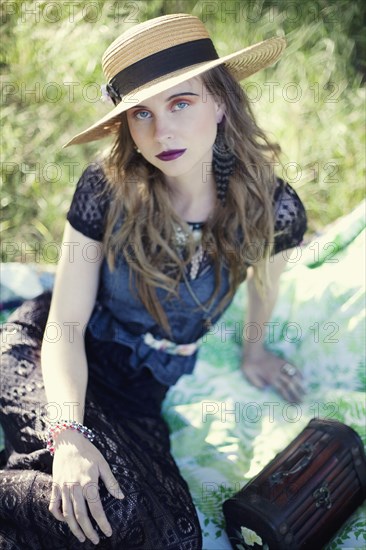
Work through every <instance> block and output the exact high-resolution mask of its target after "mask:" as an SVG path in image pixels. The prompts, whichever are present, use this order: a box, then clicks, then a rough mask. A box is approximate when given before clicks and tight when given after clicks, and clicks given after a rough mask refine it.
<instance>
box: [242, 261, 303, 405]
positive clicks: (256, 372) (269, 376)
mask: <svg viewBox="0 0 366 550" xmlns="http://www.w3.org/2000/svg"><path fill="white" fill-rule="evenodd" d="M268 262H269V263H268V274H269V280H270V282H271V286H270V288H269V289H268V290H267V293H266V296H265V297H264V299H262V297H261V296H260V295H259V293H258V291H257V289H256V287H255V284H254V279H253V273H252V270H250V272H249V273H248V314H247V318H246V320H245V325H244V327H245V330H244V332H243V339H244V354H243V360H242V364H241V369H242V371H243V373H244V374H245V375H246V377H247V378H248V379H249V380H250V382H252V384H254V385H255V386H257V387H258V388H263V387H265V386H266V385H268V384H271V385H272V386H274V387H275V388H276V389H277V391H278V392H279V393H280V394H281V395H282V396H283V397H285V399H287V400H289V401H300V400H301V398H302V395H303V393H304V392H303V386H302V379H301V374H300V372H299V371H296V374H295V376H292V377H289V376H288V375H286V373H284V372H283V371H282V370H281V367H283V365H284V364H285V361H284V360H283V359H281V358H280V357H277V356H276V355H274V354H272V353H270V352H268V351H267V350H266V349H265V348H264V342H265V336H266V325H265V323H267V322H268V321H269V320H270V318H271V315H272V311H273V308H274V306H275V303H276V300H277V297H278V289H279V282H280V276H281V273H282V272H283V270H284V268H285V267H286V259H285V258H284V256H283V254H276V255H275V256H273V257H272V258H271V259H270V260H269V261H268Z"/></svg>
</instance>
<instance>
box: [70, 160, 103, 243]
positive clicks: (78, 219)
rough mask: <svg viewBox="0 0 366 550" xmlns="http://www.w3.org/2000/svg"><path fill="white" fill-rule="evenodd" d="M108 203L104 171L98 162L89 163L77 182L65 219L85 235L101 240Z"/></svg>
mask: <svg viewBox="0 0 366 550" xmlns="http://www.w3.org/2000/svg"><path fill="white" fill-rule="evenodd" d="M108 204H109V196H108V192H106V178H105V175H104V172H103V171H102V169H101V167H100V166H99V165H98V164H91V165H90V166H88V167H87V168H86V170H84V172H83V173H82V175H81V177H80V179H79V181H78V183H77V186H76V190H75V193H74V196H73V199H72V201H71V206H70V209H69V211H68V213H67V220H68V221H69V222H70V224H71V225H72V226H73V227H74V229H76V230H77V231H80V233H82V234H83V235H85V236H86V237H89V238H91V239H93V240H95V241H102V240H103V234H104V224H105V219H106V214H107V210H108Z"/></svg>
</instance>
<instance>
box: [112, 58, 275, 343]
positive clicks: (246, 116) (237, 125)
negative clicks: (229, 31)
mask: <svg viewBox="0 0 366 550" xmlns="http://www.w3.org/2000/svg"><path fill="white" fill-rule="evenodd" d="M201 78H202V81H203V83H204V85H205V87H206V89H207V91H208V92H209V93H210V94H212V95H213V97H214V98H215V99H216V100H217V102H218V103H222V102H224V104H225V107H226V110H225V126H224V136H225V141H226V143H227V145H228V146H229V147H230V149H231V150H232V152H233V153H234V155H235V157H236V164H235V171H234V173H233V175H232V176H231V178H230V182H229V187H228V192H227V199H226V204H225V206H223V205H222V204H221V201H219V200H218V199H217V201H216V205H215V208H214V212H213V213H212V216H210V218H209V220H208V221H207V223H205V225H204V228H203V235H202V244H203V247H204V249H205V250H206V251H207V254H208V255H209V257H210V259H211V261H212V263H213V265H214V270H215V291H214V294H213V295H212V297H211V298H210V300H209V302H211V300H212V301H213V300H214V299H215V297H216V296H217V294H218V292H219V289H220V285H221V267H222V265H223V263H224V264H225V265H226V267H227V268H228V270H229V273H230V276H229V290H228V292H227V293H226V295H225V296H224V297H223V298H222V299H221V300H220V302H219V304H218V306H217V308H216V310H215V311H214V312H213V315H215V314H217V313H219V312H220V311H221V310H222V309H223V308H224V307H225V306H226V305H227V304H228V303H229V302H230V300H231V299H232V297H233V296H234V294H235V292H236V290H237V288H238V286H239V285H240V283H241V282H242V281H244V280H245V278H246V274H247V268H248V266H249V265H253V268H254V280H255V282H256V285H257V287H258V289H259V290H260V291H261V289H262V290H263V289H264V287H265V283H266V282H267V274H266V270H265V267H264V266H265V262H261V261H260V260H262V259H264V258H266V257H268V256H269V255H270V253H271V243H273V238H274V234H273V228H274V220H273V204H272V200H273V192H274V187H275V185H274V184H275V176H274V174H273V170H272V169H271V168H272V167H273V159H274V158H275V157H276V158H277V154H278V152H279V147H278V145H275V144H272V143H270V142H269V140H268V139H267V137H266V135H265V134H264V132H263V131H262V130H261V129H260V128H259V127H258V125H257V124H256V121H255V117H254V114H253V112H252V109H251V107H250V104H249V100H248V98H247V96H246V94H245V92H244V90H243V89H242V87H241V86H240V84H239V83H238V82H237V81H236V80H235V79H234V78H233V77H232V76H231V74H230V73H229V71H228V70H227V69H226V68H225V67H224V66H219V67H216V68H214V69H212V70H210V71H207V72H206V73H203V74H202V75H201ZM121 119H122V120H121V126H120V131H119V133H118V135H117V137H116V140H115V142H114V144H113V147H112V149H111V151H110V154H109V155H108V156H107V157H106V158H105V160H104V162H103V168H104V171H105V174H106V176H107V179H108V182H109V191H112V193H113V196H114V200H112V201H111V205H110V209H109V212H108V218H107V222H106V230H105V236H104V249H105V253H106V257H107V261H108V265H109V268H110V269H111V270H113V269H114V268H115V261H116V258H117V257H118V256H119V255H120V254H123V255H124V257H125V259H126V261H127V262H128V263H129V266H130V269H131V274H132V275H134V280H135V284H136V289H137V292H138V295H139V297H140V299H141V300H142V302H143V304H144V306H145V307H146V309H147V311H148V312H149V313H150V314H151V315H152V317H153V318H154V319H155V320H156V321H157V322H158V323H159V324H160V325H161V326H162V327H163V328H164V330H165V331H166V332H167V333H168V334H169V335H171V330H170V326H169V323H168V320H167V317H166V314H165V312H164V309H163V307H162V305H161V304H160V303H159V300H158V299H157V295H156V288H157V287H161V288H163V289H165V290H166V291H168V296H177V295H178V294H177V292H178V290H177V289H178V284H179V282H180V281H181V276H182V270H184V269H185V267H186V265H187V264H188V263H189V262H190V261H191V259H192V256H193V254H194V252H195V244H194V241H193V237H191V236H190V231H189V227H188V225H187V224H186V223H185V222H184V221H182V220H181V219H180V218H179V216H178V215H177V214H176V213H175V211H174V210H173V208H172V206H171V203H170V200H169V195H168V189H167V185H166V183H165V181H164V177H163V174H162V172H161V171H160V170H158V169H157V168H156V167H154V166H152V165H151V164H150V163H149V162H147V161H146V160H145V159H144V158H143V157H142V156H141V155H140V154H138V153H137V152H136V150H135V148H134V143H133V140H132V138H131V135H130V132H129V129H128V124H127V117H126V113H123V114H122V115H121ZM121 220H123V223H119V222H121ZM179 226H180V227H181V228H182V230H183V231H184V232H185V233H186V235H187V244H186V253H185V255H184V259H183V258H182V257H181V255H179V254H178V252H177V246H176V230H177V227H179ZM207 305H208V304H206V306H207Z"/></svg>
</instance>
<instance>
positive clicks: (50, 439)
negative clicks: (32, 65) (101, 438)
mask: <svg viewBox="0 0 366 550" xmlns="http://www.w3.org/2000/svg"><path fill="white" fill-rule="evenodd" d="M67 429H70V430H74V431H76V432H80V433H81V434H83V436H84V437H86V438H87V439H89V441H91V442H93V440H94V437H95V434H94V433H93V432H92V431H91V429H90V428H87V427H86V426H83V424H80V423H79V422H76V421H75V420H60V422H53V423H52V425H51V426H50V428H49V429H48V431H47V449H48V451H49V452H50V453H51V455H54V453H55V438H56V437H57V436H58V435H59V433H60V432H62V431H63V430H67Z"/></svg>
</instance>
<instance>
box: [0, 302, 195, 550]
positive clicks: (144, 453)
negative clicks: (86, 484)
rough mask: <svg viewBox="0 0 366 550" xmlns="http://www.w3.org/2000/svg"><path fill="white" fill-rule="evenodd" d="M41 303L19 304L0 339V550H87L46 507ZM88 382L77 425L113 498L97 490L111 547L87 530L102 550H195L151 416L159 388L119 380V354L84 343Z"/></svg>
mask: <svg viewBox="0 0 366 550" xmlns="http://www.w3.org/2000/svg"><path fill="white" fill-rule="evenodd" d="M50 298H51V296H50V293H45V294H43V295H41V296H40V297H38V298H36V299H35V300H30V301H28V302H25V303H24V304H23V305H22V306H21V307H20V308H19V309H18V310H17V311H16V312H14V313H13V315H12V316H11V317H10V318H9V320H8V322H7V323H6V324H5V326H4V328H3V331H2V338H1V340H2V347H3V355H2V361H1V412H0V423H1V425H2V426H3V428H4V433H5V442H6V449H5V452H3V456H2V458H3V463H2V464H1V466H0V467H1V468H2V469H1V470H0V542H1V544H0V546H1V548H4V549H7V550H18V549H19V550H23V549H27V550H43V549H44V550H49V549H50V548H52V550H56V549H60V550H61V549H62V550H64V549H65V550H66V549H78V548H84V549H87V548H95V546H94V545H93V544H92V543H91V542H90V541H87V542H85V543H84V544H82V543H80V542H79V541H78V540H77V539H76V537H75V536H74V535H73V534H72V533H71V531H70V530H69V528H68V526H67V524H66V523H63V522H59V521H57V520H56V519H55V518H54V517H53V516H52V515H51V513H50V512H49V510H48V506H49V502H50V496H51V488H52V477H51V473H52V461H53V458H52V456H51V455H50V454H49V452H48V451H47V450H46V449H45V437H44V433H45V428H46V426H47V419H48V420H49V419H51V417H52V415H54V416H55V417H57V404H54V405H48V406H47V407H46V406H45V403H46V396H45V391H44V386H43V381H42V373H41V368H40V347H41V342H42V338H43V334H44V330H45V325H46V321H47V316H48V310H49V303H50ZM85 340H86V351H87V357H88V365H89V381H88V389H87V395H86V405H85V415H84V423H85V424H86V425H87V426H89V427H91V428H92V429H93V431H94V432H95V433H96V439H95V441H94V443H95V444H96V446H97V447H98V449H99V450H100V451H101V453H102V454H103V456H104V457H105V459H106V460H107V462H108V464H109V465H110V467H111V469H112V471H113V474H114V475H115V477H116V478H117V480H118V482H119V485H120V487H121V488H122V491H123V493H124V494H125V498H124V499H122V500H119V499H116V498H114V497H112V496H111V495H110V493H108V491H107V489H106V488H105V487H104V485H103V483H102V482H101V481H100V482H99V495H100V498H101V501H102V505H103V508H104V510H105V513H106V515H107V518H108V520H109V522H110V524H111V526H112V530H113V535H112V537H110V538H108V537H106V536H105V535H104V534H103V533H102V532H101V531H100V530H99V528H98V527H97V525H96V523H95V521H94V520H93V519H92V518H91V521H92V523H93V525H94V527H95V528H96V530H97V532H98V535H99V538H100V543H99V545H98V546H97V548H103V549H107V548H108V549H112V548H116V549H120V550H123V549H126V550H129V549H146V550H160V549H161V550H163V549H164V550H173V549H174V550H195V549H198V548H201V547H202V538H201V530H200V526H199V522H198V518H197V514H196V511H195V507H194V505H193V502H192V499H191V496H190V493H189V489H188V486H187V483H186V482H185V481H184V480H183V478H182V477H181V475H180V472H179V470H178V467H177V465H176V463H175V461H174V459H173V457H172V455H171V453H170V443H169V431H168V427H167V425H166V423H165V422H164V420H163V419H162V417H161V415H160V407H161V402H162V400H163V398H164V396H165V394H166V391H167V389H168V388H167V387H166V386H163V385H161V384H160V383H159V382H157V381H156V380H155V379H154V378H153V376H152V374H151V373H150V371H148V370H147V369H146V371H144V372H143V373H142V374H139V375H138V376H137V377H135V378H131V377H129V376H128V352H127V351H126V350H125V349H123V348H121V346H119V345H117V344H110V343H100V342H95V341H93V340H92V338H91V336H90V335H89V334H88V333H87V334H86V338H85Z"/></svg>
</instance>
